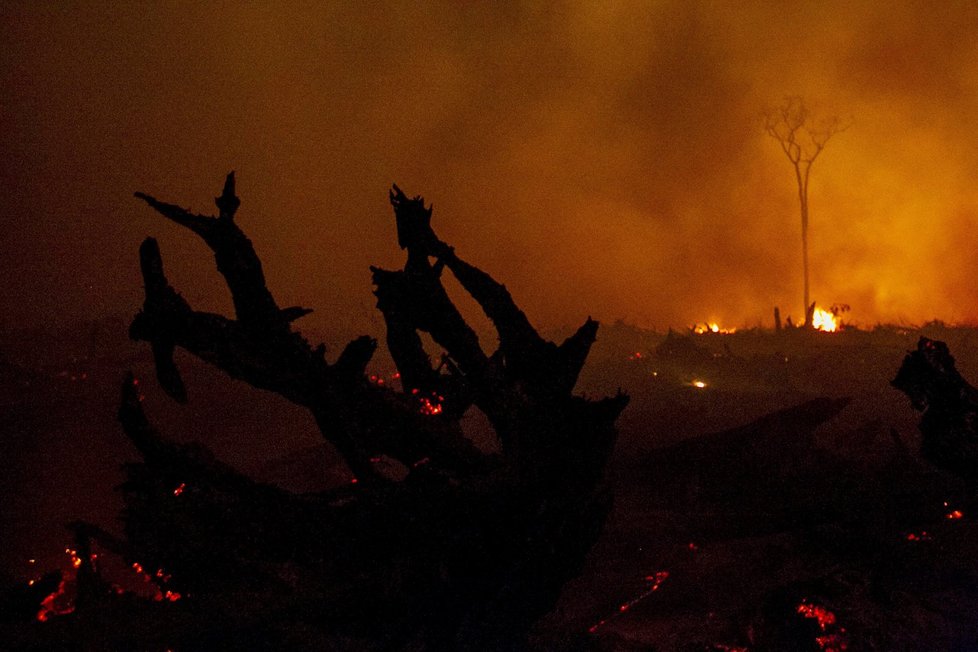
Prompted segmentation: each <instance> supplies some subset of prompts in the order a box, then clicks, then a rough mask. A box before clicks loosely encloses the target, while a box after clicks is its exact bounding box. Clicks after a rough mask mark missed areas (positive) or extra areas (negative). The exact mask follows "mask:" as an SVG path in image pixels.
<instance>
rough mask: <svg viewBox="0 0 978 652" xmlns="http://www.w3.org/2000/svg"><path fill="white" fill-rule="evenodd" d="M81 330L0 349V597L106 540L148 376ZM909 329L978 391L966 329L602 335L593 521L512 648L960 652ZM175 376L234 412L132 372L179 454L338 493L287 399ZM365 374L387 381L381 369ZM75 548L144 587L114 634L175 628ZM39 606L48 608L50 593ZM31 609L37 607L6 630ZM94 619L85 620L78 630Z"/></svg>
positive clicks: (967, 495)
mask: <svg viewBox="0 0 978 652" xmlns="http://www.w3.org/2000/svg"><path fill="white" fill-rule="evenodd" d="M116 326H118V325H116ZM100 328H101V330H100V331H99V330H98V329H96V331H98V332H99V333H100V334H99V335H97V336H96V337H94V338H93V337H92V336H91V334H88V335H86V337H78V336H76V335H72V334H67V333H64V334H60V335H59V336H58V337H56V338H53V339H50V340H47V344H48V345H47V346H42V347H37V348H36V349H34V351H36V352H35V353H33V354H31V357H25V355H24V354H23V352H24V351H27V350H28V349H26V348H22V347H14V346H13V343H14V340H12V339H11V338H12V336H9V335H8V336H7V340H6V342H5V348H4V353H5V356H4V357H5V360H6V363H5V365H4V378H3V382H4V385H3V386H4V392H5V405H6V409H5V412H4V414H5V419H6V420H7V424H8V428H7V433H8V437H7V439H5V442H6V444H7V446H8V449H7V451H5V452H7V453H9V455H8V457H7V459H8V460H11V462H12V463H11V469H12V471H13V473H12V478H13V479H12V480H10V479H8V480H7V482H8V483H9V484H8V486H6V487H5V501H4V504H3V505H4V510H3V519H4V524H3V525H4V528H3V529H4V531H5V532H10V533H11V535H10V537H9V538H6V537H5V545H4V548H5V549H4V551H3V554H4V557H3V559H4V565H5V572H6V577H7V579H5V580H4V582H5V585H6V586H7V587H8V589H11V590H13V588H15V587H23V589H24V590H26V589H28V588H33V586H34V585H37V583H38V582H41V581H42V576H43V575H44V573H43V571H45V570H52V569H54V568H57V567H58V566H62V567H63V568H64V570H65V571H67V572H68V578H69V580H70V572H71V569H72V567H73V566H74V561H73V560H74V559H77V558H78V557H77V554H78V551H77V548H76V547H75V546H74V543H73V539H72V536H71V535H70V533H69V532H68V531H66V530H65V529H64V524H65V523H66V522H68V521H71V520H73V519H76V518H80V517H84V518H86V519H88V520H93V521H95V522H97V523H98V524H100V525H102V526H104V527H105V528H107V529H109V530H117V528H118V526H117V524H116V522H115V517H114V514H115V513H116V512H117V511H118V510H119V509H120V505H119V504H118V503H117V502H115V501H116V500H118V498H117V497H115V496H116V495H115V494H113V492H112V488H113V487H114V485H116V484H118V482H119V481H120V480H121V475H120V473H119V470H118V465H119V464H120V463H121V462H123V461H125V460H127V459H131V455H132V451H131V450H130V449H128V448H127V445H126V444H125V443H124V440H123V439H122V437H121V435H120V434H119V431H118V426H117V425H116V424H115V423H114V411H115V406H114V404H113V401H112V400H111V397H112V395H113V394H114V393H115V387H116V383H117V380H118V379H117V377H116V373H117V371H118V369H119V368H120V367H121V366H123V363H125V365H128V366H134V367H135V368H136V370H137V372H138V371H140V369H142V375H144V376H146V377H147V378H149V377H150V376H151V374H150V365H151V361H150V360H149V359H148V357H147V356H146V355H145V354H140V353H138V352H137V351H134V350H132V349H130V348H128V345H127V344H125V343H124V341H123V339H122V338H123V333H121V332H119V331H118V330H117V329H115V327H113V326H112V325H111V323H108V324H102V325H101V327H100ZM922 333H923V334H926V335H928V336H931V337H934V338H935V339H939V340H943V341H947V342H948V343H949V346H950V349H951V351H952V353H954V354H955V356H956V358H957V361H958V367H959V369H960V370H961V371H962V373H963V374H964V375H965V377H966V378H967V377H970V378H974V377H978V347H975V342H976V341H978V340H976V338H978V332H976V331H974V330H971V329H954V328H944V327H942V326H940V325H938V324H935V325H931V326H929V327H927V328H925V329H924V330H923V331H918V330H900V329H886V328H884V329H877V330H875V331H857V330H844V331H842V332H839V333H831V334H830V333H807V332H800V331H784V332H782V333H780V334H777V333H773V332H761V331H740V332H736V333H728V334H721V333H710V332H707V333H703V334H700V335H696V334H692V333H686V332H683V333H673V334H669V335H663V334H656V333H651V332H647V331H642V330H639V329H634V328H630V327H628V326H625V325H622V324H618V325H612V326H607V327H606V328H605V329H604V330H603V332H602V337H601V338H600V340H599V342H598V344H596V346H595V349H594V352H593V356H592V358H593V359H592V360H591V362H590V363H589V365H588V366H587V367H586V368H585V373H584V375H583V376H582V378H581V382H580V384H579V387H578V389H579V390H581V391H584V392H585V393H588V394H592V395H593V394H599V393H607V392H608V391H614V389H615V388H617V387H619V386H620V387H622V388H624V389H626V390H627V391H628V392H629V393H630V395H631V396H632V404H631V405H630V407H629V408H628V409H627V410H626V411H625V412H624V413H623V415H622V417H621V420H620V428H621V431H622V435H621V438H620V440H619V445H618V448H617V450H616V454H615V456H614V458H613V461H612V469H611V474H612V476H613V478H614V481H615V491H616V502H615V507H614V509H613V511H612V514H611V517H610V519H609V522H608V523H607V525H606V527H605V530H604V532H603V535H602V536H601V538H600V539H599V541H598V544H597V545H596V547H595V548H594V550H593V551H592V553H591V554H590V556H589V557H588V561H587V564H586V566H585V568H584V570H583V572H582V574H581V576H580V577H579V578H578V579H576V580H574V581H572V582H571V583H569V584H568V585H567V586H566V587H565V589H564V591H563V594H562V597H561V600H560V602H559V604H558V608H557V609H556V610H555V611H554V612H553V613H551V614H550V615H549V616H547V617H546V618H545V619H544V620H543V621H542V622H541V623H540V624H539V625H538V627H537V629H536V633H535V635H534V639H533V640H534V643H535V645H536V646H537V647H538V648H540V649H555V648H563V649H581V648H593V649H603V650H630V649H664V650H670V649H675V650H678V649H704V650H710V649H713V650H724V649H727V650H734V649H802V650H804V649H811V650H820V649H822V650H833V649H834V650H842V649H851V650H859V649H879V650H885V649H899V648H904V649H906V648H909V649H961V648H962V647H965V648H966V647H969V646H973V645H974V644H975V642H976V641H978V628H976V624H975V619H974V617H973V615H972V614H973V613H974V611H975V608H976V607H978V593H976V591H975V586H978V582H976V572H978V562H976V560H978V544H976V542H978V527H976V526H975V522H974V521H973V515H974V514H975V513H978V512H976V509H978V504H976V501H975V493H974V488H973V486H971V485H969V484H967V483H966V482H965V481H963V480H961V479H959V478H958V477H956V476H954V475H952V474H950V473H947V472H945V471H942V470H940V469H938V468H936V467H934V466H932V465H930V464H928V463H927V462H926V461H925V460H923V459H922V458H921V457H920V455H919V450H920V446H921V442H920V435H919V433H918V429H917V422H918V415H917V414H915V413H914V411H913V410H912V408H911V407H910V405H909V401H908V400H907V399H906V397H904V396H903V395H902V394H901V393H900V392H898V391H897V390H895V389H893V388H892V387H891V386H890V385H889V381H890V380H892V379H893V377H894V376H895V375H896V371H897V369H898V367H899V364H900V361H901V360H902V358H903V355H904V354H905V353H906V351H907V350H910V349H913V348H914V346H915V343H916V341H917V338H918V337H919V336H920V335H921V334H922ZM31 337H32V339H35V340H38V341H41V342H45V341H46V340H44V338H42V337H40V336H38V334H33V335H31ZM93 341H94V342H95V343H94V344H93ZM45 351H47V353H45ZM66 361H69V362H70V364H66ZM182 364H184V365H185V366H186V367H187V382H188V384H189V385H191V386H192V387H194V389H195V393H197V394H199V395H201V396H210V397H212V400H211V401H210V402H209V403H208V405H211V406H214V405H238V406H240V407H241V408H243V409H239V410H236V411H233V412H231V411H227V410H221V409H218V408H215V407H208V405H204V404H194V402H191V404H190V405H188V406H185V407H183V406H182V407H179V408H172V407H166V404H165V403H163V402H162V401H161V400H160V399H159V397H158V396H157V397H155V398H154V391H153V389H152V388H153V386H154V385H155V383H154V381H152V380H151V379H150V380H147V381H146V383H147V384H148V388H147V391H146V396H147V398H146V406H147V410H148V411H149V412H150V414H153V415H154V417H158V418H159V420H160V422H161V424H162V425H163V426H164V427H165V428H166V430H167V431H168V432H171V433H174V434H175V435H179V436H180V437H181V438H182V439H183V440H185V441H192V440H200V441H201V442H203V443H205V444H207V445H209V446H211V447H212V448H214V449H215V450H216V451H217V454H218V456H219V457H221V458H222V459H225V460H227V461H229V462H231V463H232V464H233V465H234V466H236V467H237V468H239V469H241V470H242V471H244V472H246V473H248V474H250V475H253V476H255V477H261V478H264V479H266V480H269V481H273V482H277V483H278V484H280V485H282V486H285V487H287V488H290V489H293V490H297V491H309V490H313V489H321V488H324V487H327V486H330V485H334V486H335V485H337V484H339V483H342V482H347V481H348V476H347V472H346V471H345V469H344V468H343V466H342V465H340V464H339V463H338V461H337V460H336V459H335V458H334V457H333V456H331V455H330V453H329V452H328V451H327V450H326V449H324V448H322V447H321V446H316V445H315V436H314V434H313V433H312V432H311V431H310V426H309V424H308V423H304V422H303V420H302V419H301V418H300V417H299V416H298V415H297V414H296V413H295V411H294V410H293V409H292V408H291V406H289V405H287V404H284V403H282V402H280V401H276V400H273V398H271V397H269V396H267V395H263V394H261V393H258V392H255V391H254V390H250V389H249V388H246V387H244V386H243V385H241V384H240V383H234V384H232V385H231V386H230V387H228V383H227V381H226V379H225V378H223V377H221V376H220V375H219V374H216V373H214V372H212V371H210V370H208V369H207V368H205V367H203V366H200V365H196V364H193V363H192V362H190V361H189V360H187V361H184V362H183V363H182ZM61 367H68V368H61ZM63 372H65V373H63ZM372 373H373V374H374V375H376V376H377V377H378V379H381V378H382V379H385V382H396V379H392V378H391V368H390V367H389V366H387V363H385V362H384V361H382V360H381V361H378V362H377V363H376V368H375V369H373V371H372ZM82 374H86V377H85V379H84V380H81V375H82ZM72 376H74V377H75V379H74V380H72ZM697 383H700V384H701V385H702V386H700V384H697ZM164 408H165V409H164ZM88 414H91V415H95V416H94V417H93V418H86V415H88ZM100 415H101V416H100ZM256 423H257V424H259V425H258V426H257V427H256V425H255V424H256ZM464 423H465V425H466V428H467V432H468V434H469V435H470V436H471V437H472V438H473V439H474V440H476V441H485V438H484V436H485V432H484V429H485V424H484V423H483V422H481V421H480V420H479V419H478V416H477V415H471V416H470V417H467V418H466V420H464ZM290 426H291V427H290ZM709 433H715V434H709ZM18 437H19V439H18ZM16 442H19V444H20V447H19V448H18V447H16V446H14V444H15V443H16ZM80 442H88V443H89V444H90V445H86V446H83V445H80ZM271 450H276V451H277V452H276V453H275V455H270V454H269V452H270V451H271ZM290 451H291V452H290ZM273 458H274V459H273ZM78 468H84V469H86V471H85V472H81V473H79V472H78V471H77V469H78ZM37 471H39V472H37ZM177 490H179V485H175V487H174V491H177ZM176 498H179V499H190V500H192V499H193V494H192V493H186V494H184V493H183V492H181V495H179V496H177V497H176ZM66 545H67V547H68V549H69V551H71V550H75V555H74V556H73V555H71V554H68V553H66V552H65V548H66ZM98 553H101V555H100V556H101V557H102V558H103V562H102V563H104V566H103V572H104V573H105V574H106V575H107V576H109V577H110V578H111V579H112V581H114V582H117V583H118V584H119V585H120V587H122V588H124V590H126V591H130V592H136V593H135V594H134V595H141V596H143V598H142V599H145V600H149V601H152V600H153V598H154V597H157V594H159V595H161V596H163V597H162V598H161V600H164V601H165V603H162V602H161V603H156V604H159V607H157V609H158V612H157V614H156V616H154V617H153V618H151V619H150V621H149V622H150V623H155V624H153V625H152V626H151V625H150V624H149V623H146V624H143V625H138V626H131V627H132V629H131V633H132V635H133V636H137V635H139V634H142V635H147V634H146V632H147V631H155V630H152V627H157V628H159V629H160V630H161V631H165V630H166V627H173V628H179V627H182V626H186V625H187V623H188V622H189V617H188V616H187V613H186V610H187V609H190V607H188V606H184V604H185V601H182V600H178V601H176V602H170V600H171V599H172V598H167V597H166V592H165V591H159V590H158V588H157V585H156V584H155V583H146V582H145V581H144V579H143V578H142V576H137V575H138V573H136V571H134V570H132V569H131V568H129V567H127V566H124V565H122V564H121V563H120V562H118V561H114V560H112V557H113V555H112V554H111V553H110V552H108V551H101V550H100V551H98ZM30 559H35V562H34V563H33V564H30V563H28V560H30ZM161 570H163V571H164V572H165V569H161ZM155 572H156V569H155V568H154V569H151V570H150V571H149V574H154V573H155ZM30 581H34V583H35V584H34V585H32V586H31V587H28V582H30ZM46 582H47V584H45V585H44V586H43V588H39V589H38V592H44V591H46V592H47V593H45V595H49V594H57V593H58V583H57V582H54V583H53V585H52V584H51V582H52V580H51V579H47V580H46ZM69 584H70V582H69ZM141 587H142V588H141ZM149 587H152V588H149ZM70 589H71V587H70V586H69V587H68V590H69V592H70ZM140 591H141V593H140ZM6 593H7V594H8V595H12V594H11V593H10V591H6ZM171 595H172V594H171ZM40 597H44V596H40ZM68 598H69V599H70V595H69V596H68ZM187 604H189V603H187ZM48 605H49V606H50V607H52V608H54V609H61V610H70V600H69V601H68V602H65V598H64V597H59V598H58V599H57V600H51V601H49V602H48ZM4 612H5V613H13V612H12V611H10V610H4ZM40 614H41V609H40V607H39V608H38V609H37V610H36V611H32V612H31V614H30V615H31V617H33V618H36V617H38V616H40ZM164 614H165V615H164ZM70 619H71V616H60V617H58V616H57V612H56V611H54V613H52V614H49V617H48V618H47V622H43V623H42V622H37V621H35V623H34V624H30V625H25V624H19V625H15V624H12V623H9V622H8V623H7V624H6V625H4V634H5V635H6V636H8V637H9V638H8V640H20V641H21V642H24V644H25V645H26V644H27V642H28V641H35V642H38V641H40V642H44V641H47V642H48V643H50V644H56V642H57V641H58V640H59V637H60V636H62V635H63V634H64V633H65V632H66V631H71V622H72V621H71V620H70ZM164 624H165V625H164ZM117 626H118V623H112V622H111V621H110V622H105V623H101V624H100V625H99V627H102V628H103V629H102V630H100V632H90V633H89V634H90V635H91V636H95V637H97V636H99V635H106V634H105V632H106V631H108V630H110V628H111V627H117ZM158 633H159V632H157V634H158ZM155 635H156V634H154V636H155ZM154 640H156V639H154ZM159 640H162V639H159Z"/></svg>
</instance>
